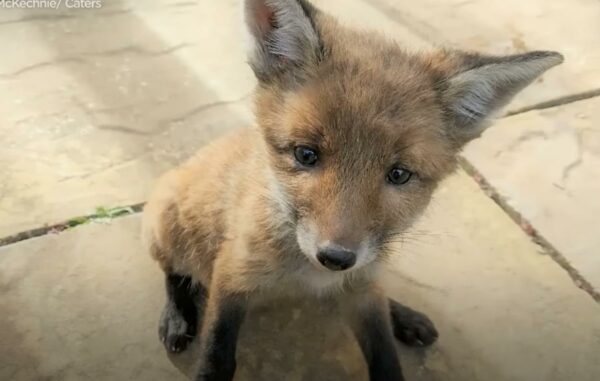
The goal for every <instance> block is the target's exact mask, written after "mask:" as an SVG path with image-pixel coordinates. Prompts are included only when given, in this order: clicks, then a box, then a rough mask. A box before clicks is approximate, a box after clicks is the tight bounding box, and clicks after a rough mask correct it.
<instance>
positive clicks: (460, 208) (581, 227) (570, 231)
mask: <svg viewBox="0 0 600 381" xmlns="http://www.w3.org/2000/svg"><path fill="white" fill-rule="evenodd" d="M315 3H317V4H318V5H319V6H320V7H322V8H323V9H326V10H328V11H330V12H331V13H334V14H336V15H337V16H339V18H341V19H342V20H343V21H344V22H346V23H349V24H352V25H356V26H359V27H365V28H376V29H378V30H380V31H382V32H384V33H386V34H387V35H388V36H390V37H393V38H396V39H398V40H399V41H401V42H402V43H403V44H405V45H406V46H407V48H408V49H426V48H427V47H430V46H432V45H438V44H446V45H450V46H455V47H460V48H464V49H475V50H483V51H486V52H489V53H497V54H500V53H510V52H520V51H525V50H534V49H551V50H557V51H560V52H562V53H563V54H564V55H565V57H566V61H565V63H564V64H563V65H562V66H560V67H558V68H555V69H553V70H552V71H551V72H549V73H548V74H546V75H544V77H543V78H541V79H540V80H539V81H537V82H536V83H535V84H534V85H533V86H532V87H531V88H529V89H528V90H526V91H525V92H524V93H523V94H522V95H520V96H519V97H518V98H517V99H515V101H514V102H513V103H512V104H511V105H510V106H509V107H508V108H507V110H506V113H505V115H504V117H502V118H500V120H499V121H498V122H497V123H496V125H495V126H494V127H493V128H491V129H490V130H489V131H487V132H486V133H485V134H484V136H483V137H482V138H481V139H478V140H477V141H474V142H473V143H472V144H470V145H469V146H468V147H467V148H466V149H465V151H464V154H463V159H464V167H465V168H466V169H467V172H468V174H467V172H465V171H462V170H461V171H459V172H458V173H457V174H456V175H454V176H452V177H451V178H450V179H448V181H446V182H445V183H444V184H443V186H442V187H441V188H440V190H439V191H438V192H437V194H436V197H435V200H434V202H433V203H432V205H431V207H430V208H429V210H428V212H427V214H426V216H425V217H424V218H423V219H422V220H421V221H420V222H419V226H418V227H417V228H416V230H417V231H419V232H420V233H419V234H418V236H417V237H416V239H415V240H414V241H413V242H408V243H406V244H404V245H403V246H402V248H401V249H402V253H403V254H402V255H401V256H399V257H398V258H397V260H396V261H395V262H394V263H393V264H392V265H391V266H390V269H389V272H388V273H387V274H386V279H385V283H386V285H387V287H388V292H389V294H390V295H391V296H392V297H394V298H397V299H398V300H401V301H403V302H406V303H407V304H409V305H411V306H413V307H415V308H418V309H421V310H423V311H424V312H426V313H428V314H429V315H430V316H431V317H432V319H433V320H434V321H435V322H436V324H437V326H438V328H439V330H440V333H441V336H440V340H439V342H438V343H437V344H435V345H434V346H433V347H432V348H430V349H427V350H424V351H415V350H413V349H409V348H405V347H401V346H400V347H399V348H400V352H401V355H402V357H403V361H404V363H405V365H406V368H407V371H406V373H407V379H408V380H422V381H441V380H444V381H448V380H460V381H471V380H474V381H477V380H485V381H504V380H506V381H509V380H510V381H515V380H517V381H521V380H523V381H538V380H539V381H562V380H577V381H587V380H590V381H591V380H597V379H600V363H599V362H598V355H597V354H598V353H600V304H599V301H600V296H599V295H600V238H599V237H600V235H599V234H598V232H599V231H598V228H597V223H596V222H597V216H598V215H599V214H600V203H599V200H600V198H599V197H598V195H599V194H600V180H599V178H600V172H599V171H600V23H598V20H599V19H600V3H598V1H596V0H551V1H548V0H530V1H528V2H523V1H518V0H508V1H503V2H498V1H494V0H472V1H464V0H423V1H410V2H409V1H405V0H319V1H316V0H315ZM240 20H241V15H240V11H239V9H238V1H237V0H220V1H214V0H198V1H177V0H172V1H168V0H161V1H158V0H156V1H150V0H147V1H133V0H130V1H125V0H111V1H109V0H103V1H102V8H101V9H96V10H82V9H78V10H74V9H65V8H64V7H63V9H60V10H43V9H6V8H2V7H0V56H1V57H2V59H0V143H1V144H0V147H2V148H0V245H2V246H0V380H82V379H92V378H93V379H96V380H164V379H173V380H176V379H185V377H184V374H185V373H186V372H187V371H188V369H189V366H190V364H191V362H192V360H193V358H194V353H193V350H192V351H190V352H188V353H185V354H183V355H179V356H171V357H169V356H167V355H166V353H165V352H164V351H163V349H162V346H161V344H160V343H159V341H158V339H157V333H156V325H157V320H158V316H159V313H160V309H161V306H162V303H163V302H164V295H163V290H162V279H161V274H160V271H159V270H158V268H157V266H156V265H155V264H154V263H152V261H151V260H150V259H149V257H148V256H147V254H146V253H144V252H143V250H142V248H141V246H140V242H139V234H138V232H139V222H140V221H139V214H137V213H134V214H133V215H130V216H127V217H121V218H115V219H112V218H108V216H107V215H108V214H110V213H107V212H105V211H103V210H97V208H98V207H105V208H107V207H117V206H119V207H123V206H130V205H137V204H139V203H141V202H143V201H144V200H145V197H146V195H147V192H148V190H149V189H150V188H151V186H152V183H153V181H154V180H155V179H156V178H157V176H159V175H160V173H162V172H163V171H165V170H166V169H168V168H171V167H173V166H174V165H176V164H177V163H179V162H180V161H181V160H183V159H185V158H186V157H187V156H189V155H190V154H191V153H192V152H194V151H195V150H196V149H198V148H199V147H201V146H202V145H203V144H205V143H206V142H208V141H210V140H212V139H214V138H215V137H216V136H218V135H220V134H223V133H225V132H226V131H229V130H232V129H234V128H239V127H241V126H244V125H248V124H250V123H252V115H251V112H250V106H249V104H250V93H251V91H252V88H253V86H254V79H253V76H252V74H251V72H250V71H249V69H248V68H247V67H246V65H245V57H244V44H243V41H244V40H243V38H242V37H240V36H243V25H242V24H241V22H240ZM135 210H137V209H135ZM90 214H96V216H95V217H94V218H92V219H91V221H92V223H88V224H85V225H83V226H77V227H74V228H71V229H67V230H66V231H62V232H61V233H60V234H57V233H58V232H59V231H61V230H63V229H64V227H65V224H63V222H65V221H71V224H72V225H76V224H78V223H80V222H82V221H83V220H81V219H79V218H77V217H80V216H83V215H90ZM100 217H103V218H100ZM55 224H57V225H56V226H54V228H46V227H47V226H53V225H55ZM36 235H37V236H39V237H37V238H31V237H32V236H36ZM316 327H318V329H317V328H316ZM238 357H239V360H238V363H239V370H238V373H237V376H236V380H325V381H327V380H332V381H333V380H365V379H366V373H365V369H364V363H363V360H362V358H361V356H360V354H359V352H358V349H357V347H356V344H355V342H354V341H353V340H352V338H351V336H350V335H349V334H348V332H347V330H346V328H345V327H341V326H340V325H339V324H337V322H336V321H335V319H333V318H332V317H331V314H328V311H327V308H326V306H312V305H301V306H298V305H288V306H286V305H284V306H278V308H277V309H275V308H269V307H268V306H266V307H265V308H263V309H261V310H256V311H252V312H251V315H250V318H249V320H248V321H247V323H246V324H245V326H244V329H243V332H242V339H241V343H240V349H239V352H238Z"/></svg>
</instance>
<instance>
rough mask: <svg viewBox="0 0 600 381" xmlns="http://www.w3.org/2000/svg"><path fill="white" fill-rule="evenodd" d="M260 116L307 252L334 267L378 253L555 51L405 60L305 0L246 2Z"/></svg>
mask: <svg viewBox="0 0 600 381" xmlns="http://www.w3.org/2000/svg"><path fill="white" fill-rule="evenodd" d="M245 5H246V7H245V10H246V21H247V24H248V27H249V30H250V34H251V36H252V38H253V46H252V51H251V54H250V65H251V67H252V69H253V70H254V73H255V74H256V77H257V78H258V81H259V87H258V94H257V110H256V114H257V119H258V123H259V125H260V127H261V129H262V132H263V136H264V139H265V141H266V144H267V147H268V149H269V156H270V162H271V166H272V168H273V173H274V181H275V182H276V183H277V184H276V186H277V187H278V189H280V192H281V194H282V195H283V196H282V197H284V198H285V202H286V203H287V204H288V205H289V207H290V210H291V213H292V214H293V220H294V222H295V226H296V227H295V229H296V237H297V241H298V245H299V247H300V249H301V250H302V252H303V253H304V254H305V255H306V256H308V257H309V258H310V259H311V260H312V261H313V263H315V264H316V265H317V266H322V268H327V269H329V270H347V269H350V268H352V269H355V268H359V267H362V266H365V265H366V264H368V263H371V262H373V261H375V260H377V259H381V258H382V256H383V255H385V250H383V249H384V248H385V245H386V244H387V243H388V242H389V241H390V239H391V237H393V236H395V235H397V234H401V233H402V232H403V231H404V230H405V229H407V228H408V227H409V226H410V225H411V224H412V223H413V221H414V220H415V218H416V217H418V216H419V215H420V214H421V213H422V211H423V210H424V208H425V207H426V205H427V204H428V202H429V200H430V197H431V194H432V192H433V190H434V189H435V187H436V185H437V184H438V182H439V181H440V180H441V179H442V178H444V177H445V176H446V175H448V174H450V173H452V171H453V170H454V168H455V166H456V162H457V159H456V155H457V153H458V152H459V151H460V149H461V148H462V147H463V145H464V144H465V143H467V142H468V141H470V140H471V139H473V138H475V137H477V136H478V135H479V134H480V133H481V132H482V130H483V129H484V128H485V127H486V120H487V119H488V117H489V116H490V115H491V114H493V113H494V112H495V111H497V110H498V109H499V108H501V107H502V106H504V105H505V104H506V103H508V102H509V100H510V99H511V98H512V97H513V96H514V95H515V94H516V93H517V92H518V91H520V90H521V89H523V88H524V87H525V86H527V85H528V84H529V83H531V82H532V81H533V80H534V79H535V78H536V77H538V76H539V75H541V74H542V73H543V72H544V71H546V70H547V69H549V68H551V67H552V66H555V65H557V64H559V63H561V62H562V59H563V58H562V56H561V55H560V54H558V53H555V52H541V51H538V52H531V53H525V54H519V55H512V56H504V57H498V56H484V55H479V54H473V53H465V52H460V51H450V50H440V51H433V52H430V53H427V54H419V55H412V54H408V53H407V52H405V51H404V50H402V48H401V47H399V46H398V45H397V44H396V43H394V42H391V41H387V40H385V39H384V38H382V37H379V36H377V35H374V34H369V33H365V32H357V31H354V30H350V29H347V28H344V27H342V26H340V25H339V24H338V23H336V21H335V20H333V19H332V18H330V17H329V16H328V15H326V14H324V13H322V12H321V11H319V10H318V9H316V8H315V7H313V6H312V5H311V4H309V3H308V2H307V1H306V0H246V1H245Z"/></svg>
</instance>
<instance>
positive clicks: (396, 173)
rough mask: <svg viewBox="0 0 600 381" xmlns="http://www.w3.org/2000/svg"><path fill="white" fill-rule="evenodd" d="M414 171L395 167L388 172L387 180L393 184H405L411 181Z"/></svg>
mask: <svg viewBox="0 0 600 381" xmlns="http://www.w3.org/2000/svg"><path fill="white" fill-rule="evenodd" d="M412 176H413V173H412V172H411V171H409V170H408V169H404V168H393V169H392V170H391V171H389V172H388V175H387V181H388V183H390V184H393V185H403V184H406V183H407V182H409V181H410V178H411V177H412Z"/></svg>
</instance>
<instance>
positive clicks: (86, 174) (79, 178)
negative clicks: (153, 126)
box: [57, 151, 148, 183]
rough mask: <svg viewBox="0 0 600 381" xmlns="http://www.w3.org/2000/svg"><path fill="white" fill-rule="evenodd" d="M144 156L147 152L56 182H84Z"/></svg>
mask: <svg viewBox="0 0 600 381" xmlns="http://www.w3.org/2000/svg"><path fill="white" fill-rule="evenodd" d="M146 155H148V152H147V151H144V152H142V153H141V154H139V155H136V156H134V157H131V158H129V159H125V160H121V161H119V162H117V163H110V164H108V165H105V166H104V167H102V168H99V169H97V170H94V171H92V172H88V173H83V174H81V175H72V176H66V177H63V178H62V179H60V180H58V181H57V182H58V183H63V182H65V181H69V180H73V179H78V180H85V179H87V178H89V177H92V176H95V175H98V174H101V173H103V172H106V171H108V170H110V169H112V168H116V167H120V166H123V165H126V164H128V163H131V162H133V161H136V160H138V159H140V158H141V157H144V156H146Z"/></svg>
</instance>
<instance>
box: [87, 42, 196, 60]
mask: <svg viewBox="0 0 600 381" xmlns="http://www.w3.org/2000/svg"><path fill="white" fill-rule="evenodd" d="M190 46H193V44H189V43H182V44H177V45H175V46H171V47H169V48H166V49H162V50H149V49H145V48H142V47H140V46H136V45H129V46H125V47H122V48H118V49H112V50H106V51H102V52H92V53H83V55H84V56H90V57H104V56H108V57H112V56H118V55H122V54H135V55H141V56H147V57H156V56H162V55H167V54H171V53H173V52H176V51H177V50H180V49H183V48H187V47H190Z"/></svg>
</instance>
